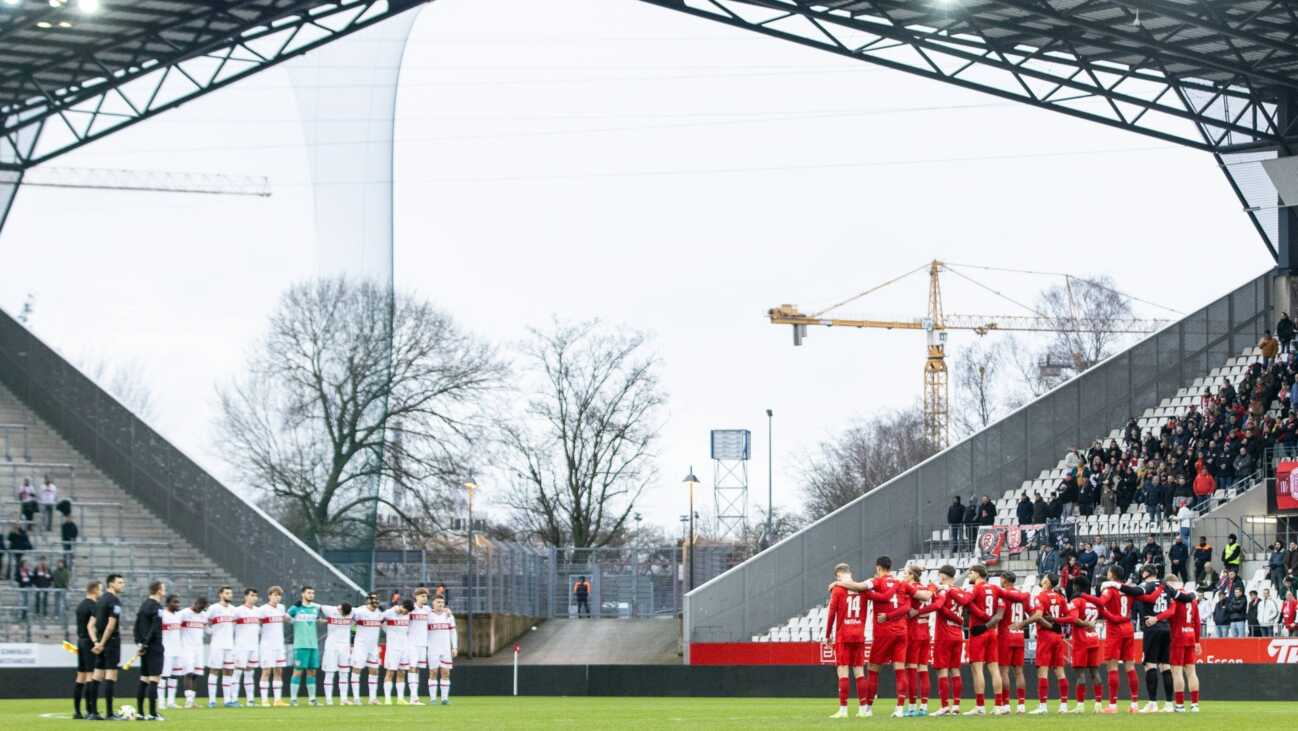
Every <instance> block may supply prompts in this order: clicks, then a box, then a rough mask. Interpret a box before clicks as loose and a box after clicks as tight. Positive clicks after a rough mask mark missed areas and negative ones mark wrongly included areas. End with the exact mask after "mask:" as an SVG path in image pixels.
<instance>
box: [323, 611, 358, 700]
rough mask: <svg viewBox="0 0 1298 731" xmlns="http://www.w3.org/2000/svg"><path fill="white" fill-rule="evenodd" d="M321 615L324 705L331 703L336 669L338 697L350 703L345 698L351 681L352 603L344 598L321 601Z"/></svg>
mask: <svg viewBox="0 0 1298 731" xmlns="http://www.w3.org/2000/svg"><path fill="white" fill-rule="evenodd" d="M320 616H321V617H322V618H323V619H324V623H325V644H324V654H323V655H322V656H321V657H320V669H321V670H323V671H324V692H325V705H326V706H332V705H333V703H334V696H333V693H334V689H333V685H334V675H335V674H336V673H338V674H339V675H338V699H339V702H340V703H342V704H343V705H344V706H348V705H351V702H350V701H348V700H347V698H348V696H349V692H348V689H349V688H351V687H352V685H351V683H352V680H351V653H352V619H353V613H352V605H350V604H348V603H346V602H343V603H342V604H340V605H338V606H336V607H332V606H327V605H324V604H321V605H320ZM355 683H356V686H355V687H356V699H357V702H359V701H360V672H359V669H358V671H357V673H356V680H355Z"/></svg>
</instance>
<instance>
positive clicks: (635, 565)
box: [631, 511, 642, 617]
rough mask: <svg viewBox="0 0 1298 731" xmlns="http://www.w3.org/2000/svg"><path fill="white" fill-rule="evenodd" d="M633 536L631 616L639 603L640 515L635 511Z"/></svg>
mask: <svg viewBox="0 0 1298 731" xmlns="http://www.w3.org/2000/svg"><path fill="white" fill-rule="evenodd" d="M632 518H633V520H635V536H633V537H632V538H631V616H632V617H634V616H636V607H637V606H638V605H639V604H640V520H641V519H642V516H641V515H640V513H639V511H636V513H635V515H634V516H632Z"/></svg>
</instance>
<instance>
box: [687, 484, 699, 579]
mask: <svg viewBox="0 0 1298 731" xmlns="http://www.w3.org/2000/svg"><path fill="white" fill-rule="evenodd" d="M684 482H685V487H686V488H687V489H689V491H690V546H689V553H688V554H686V555H687V557H688V559H689V562H690V563H689V572H690V584H689V587H690V588H689V590H690V591H694V488H696V487H698V485H699V478H697V477H695V476H694V467H692V466H691V467H690V473H689V474H688V475H685V480H684Z"/></svg>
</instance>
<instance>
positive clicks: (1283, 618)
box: [1280, 591, 1298, 637]
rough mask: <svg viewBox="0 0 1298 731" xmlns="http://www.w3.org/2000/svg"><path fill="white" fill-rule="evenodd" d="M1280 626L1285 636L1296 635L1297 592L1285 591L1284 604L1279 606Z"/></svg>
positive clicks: (1297, 615) (1297, 614)
mask: <svg viewBox="0 0 1298 731" xmlns="http://www.w3.org/2000/svg"><path fill="white" fill-rule="evenodd" d="M1280 627H1281V629H1283V630H1284V636H1285V637H1298V593H1295V592H1292V591H1290V592H1287V593H1285V600H1284V604H1282V605H1281V606H1280Z"/></svg>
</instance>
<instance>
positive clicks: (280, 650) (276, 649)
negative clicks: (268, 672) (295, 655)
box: [257, 645, 288, 668]
mask: <svg viewBox="0 0 1298 731" xmlns="http://www.w3.org/2000/svg"><path fill="white" fill-rule="evenodd" d="M257 660H258V661H259V662H260V664H261V666H262V667H264V668H282V667H284V666H285V665H287V664H288V658H287V656H286V655H285V653H284V646H283V645H262V646H261V649H260V650H258V651H257Z"/></svg>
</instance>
